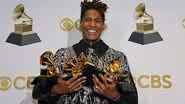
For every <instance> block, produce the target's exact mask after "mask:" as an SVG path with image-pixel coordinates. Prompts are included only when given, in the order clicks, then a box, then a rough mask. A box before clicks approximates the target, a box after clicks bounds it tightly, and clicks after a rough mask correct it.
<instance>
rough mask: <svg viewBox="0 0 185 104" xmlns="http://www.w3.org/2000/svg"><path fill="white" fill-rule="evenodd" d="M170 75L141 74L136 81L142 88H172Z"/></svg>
mask: <svg viewBox="0 0 185 104" xmlns="http://www.w3.org/2000/svg"><path fill="white" fill-rule="evenodd" d="M170 79H171V76H170V75H141V76H139V77H138V78H137V79H135V81H136V82H137V84H138V86H139V87H141V88H165V89H167V88H171V87H172V81H171V80H170Z"/></svg>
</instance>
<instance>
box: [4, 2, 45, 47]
mask: <svg viewBox="0 0 185 104" xmlns="http://www.w3.org/2000/svg"><path fill="white" fill-rule="evenodd" d="M14 20H15V27H14V28H15V32H12V33H11V34H10V35H9V37H8V38H7V40H6V42H8V43H12V44H16V45H19V46H23V45H28V44H33V43H37V42H40V41H41V40H40V38H39V36H38V35H37V33H34V32H33V31H32V23H33V21H32V18H31V17H29V16H28V15H26V13H25V12H24V5H23V4H19V5H17V6H16V8H15V9H14Z"/></svg>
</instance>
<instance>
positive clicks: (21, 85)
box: [0, 76, 34, 91]
mask: <svg viewBox="0 0 185 104" xmlns="http://www.w3.org/2000/svg"><path fill="white" fill-rule="evenodd" d="M33 79H34V77H33V76H28V77H25V76H17V77H16V78H15V79H13V80H12V79H11V78H10V77H8V76H0V91H7V90H9V89H10V88H11V87H14V88H15V89H17V90H23V89H32V88H33V86H32V85H31V82H32V81H33Z"/></svg>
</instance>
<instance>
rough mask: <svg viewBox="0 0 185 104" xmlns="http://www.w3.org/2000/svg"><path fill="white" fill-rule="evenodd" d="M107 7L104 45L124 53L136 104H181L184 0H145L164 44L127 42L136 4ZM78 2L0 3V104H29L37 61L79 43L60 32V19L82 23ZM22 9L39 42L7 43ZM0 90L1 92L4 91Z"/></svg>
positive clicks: (113, 2) (124, 0)
mask: <svg viewBox="0 0 185 104" xmlns="http://www.w3.org/2000/svg"><path fill="white" fill-rule="evenodd" d="M103 1H104V2H106V3H107V4H108V6H109V9H108V12H107V15H106V24H107V26H108V27H107V29H106V31H105V32H104V34H103V36H102V39H103V40H104V41H105V42H106V43H107V44H108V45H110V46H111V47H113V48H115V49H117V50H120V51H122V52H124V53H125V54H126V55H127V57H128V60H129V63H130V67H131V72H132V74H133V76H134V78H135V79H136V80H135V82H136V85H137V89H138V92H139V104H176V103H177V104H185V100H184V97H185V83H184V78H185V77H184V76H183V74H184V73H185V71H184V69H185V66H184V62H185V55H184V53H185V46H184V44H185V28H183V26H182V20H183V18H185V12H184V10H185V6H184V5H185V1H184V0H145V1H144V2H145V3H146V8H147V9H146V10H147V12H148V13H149V14H150V15H152V16H153V18H154V22H155V25H154V26H155V29H156V30H157V31H158V32H159V33H160V35H161V36H162V38H163V39H164V41H161V42H157V43H152V44H148V45H140V44H136V43H132V42H130V41H128V38H129V37H130V35H131V33H132V32H133V31H134V30H135V19H134V9H135V7H136V6H137V5H138V1H137V0H103ZM80 2H81V0H1V3H0V58H1V60H0V103H1V104H4V103H6V104H31V103H32V100H31V88H30V86H29V81H30V77H31V76H36V75H38V74H39V71H40V69H39V68H40V66H39V56H40V55H41V53H43V52H44V51H46V50H51V51H53V52H55V51H56V50H57V49H59V48H62V47H67V46H70V45H72V44H74V43H76V42H78V41H79V39H81V34H80V32H79V31H78V30H77V29H75V28H74V29H72V30H71V31H67V32H66V31H63V30H62V29H61V28H60V26H59V23H60V21H61V20H62V19H63V18H64V17H69V18H71V19H72V20H73V21H76V20H77V19H79V17H80ZM19 3H23V4H24V5H25V11H26V13H27V14H28V15H29V16H31V17H32V18H33V22H34V23H33V31H34V32H36V33H37V34H38V35H39V37H40V38H41V40H42V42H40V43H36V44H31V45H26V46H17V45H13V44H10V43H6V42H5V41H6V38H7V37H8V36H9V34H10V33H11V32H13V31H14V21H13V20H12V13H13V9H14V8H15V7H16V5H17V4H19ZM2 88H5V89H4V90H3V89H2Z"/></svg>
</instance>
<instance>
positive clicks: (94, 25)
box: [80, 9, 104, 41]
mask: <svg viewBox="0 0 185 104" xmlns="http://www.w3.org/2000/svg"><path fill="white" fill-rule="evenodd" d="M80 28H81V31H82V33H83V38H84V39H86V40H89V41H95V40H98V39H100V35H101V33H102V31H103V30H104V22H103V18H102V17H101V15H100V13H99V12H98V11H96V10H94V9H90V10H87V11H86V12H85V15H84V17H83V19H82V21H81V22H80Z"/></svg>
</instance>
